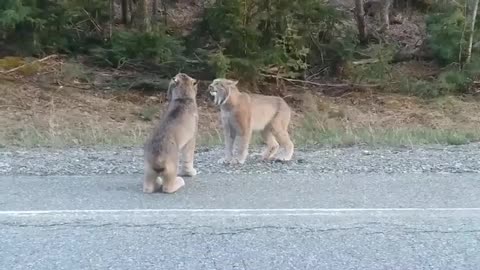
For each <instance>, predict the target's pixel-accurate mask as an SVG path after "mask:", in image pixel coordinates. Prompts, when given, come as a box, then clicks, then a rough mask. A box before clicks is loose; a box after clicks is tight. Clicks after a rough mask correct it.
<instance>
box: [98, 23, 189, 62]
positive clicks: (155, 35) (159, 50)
mask: <svg viewBox="0 0 480 270" xmlns="http://www.w3.org/2000/svg"><path fill="white" fill-rule="evenodd" d="M182 53H183V46H182V44H181V42H180V41H178V40H177V39H175V38H173V37H171V36H168V35H167V34H165V33H164V32H162V31H158V32H151V33H143V32H138V31H119V32H115V33H114V34H113V36H112V38H111V39H110V40H109V41H107V42H106V43H105V44H104V45H103V46H102V47H97V48H95V49H93V50H92V54H93V55H94V56H95V58H96V59H97V60H99V61H100V62H103V63H105V62H106V63H108V64H109V65H111V66H114V67H119V66H122V65H123V64H125V63H129V62H130V63H138V62H145V63H150V64H157V65H165V66H175V65H178V64H180V63H181V56H182Z"/></svg>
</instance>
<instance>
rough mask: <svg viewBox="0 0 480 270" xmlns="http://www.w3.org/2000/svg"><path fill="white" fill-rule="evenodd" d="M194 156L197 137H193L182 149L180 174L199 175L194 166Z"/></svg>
mask: <svg viewBox="0 0 480 270" xmlns="http://www.w3.org/2000/svg"><path fill="white" fill-rule="evenodd" d="M194 156H195V137H193V138H192V139H191V140H190V141H189V142H188V143H187V144H186V145H185V146H184V147H183V148H182V150H181V158H180V173H179V175H180V176H188V177H192V176H195V175H197V170H196V169H195V168H194V167H193V159H194Z"/></svg>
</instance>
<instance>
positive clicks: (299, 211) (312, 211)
mask: <svg viewBox="0 0 480 270" xmlns="http://www.w3.org/2000/svg"><path fill="white" fill-rule="evenodd" d="M453 211H463V212H480V208H280V209H278V208H276V209H275V208H274V209H268V208H263V209H228V208H225V209H222V208H217V209H85V210H81V209H72V210H29V211H0V216H1V215H8V216H12V215H49V214H124V213H133V214H135V213H163V214H180V213H183V214H217V215H218V214H227V215H232V214H238V215H290V216H298V215H322V214H335V213H360V212H379V213H388V212H453Z"/></svg>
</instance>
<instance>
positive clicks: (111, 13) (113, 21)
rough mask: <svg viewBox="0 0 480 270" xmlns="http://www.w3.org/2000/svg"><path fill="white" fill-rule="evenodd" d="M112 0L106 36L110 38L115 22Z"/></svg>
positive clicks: (111, 1) (111, 0)
mask: <svg viewBox="0 0 480 270" xmlns="http://www.w3.org/2000/svg"><path fill="white" fill-rule="evenodd" d="M113 1H114V0H110V14H109V16H110V18H109V19H110V22H109V24H108V38H112V34H113V25H114V24H115V5H114V2H113Z"/></svg>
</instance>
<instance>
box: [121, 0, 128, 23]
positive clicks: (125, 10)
mask: <svg viewBox="0 0 480 270" xmlns="http://www.w3.org/2000/svg"><path fill="white" fill-rule="evenodd" d="M122 23H123V24H125V25H126V24H127V23H128V0H122Z"/></svg>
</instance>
